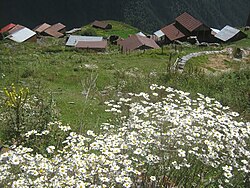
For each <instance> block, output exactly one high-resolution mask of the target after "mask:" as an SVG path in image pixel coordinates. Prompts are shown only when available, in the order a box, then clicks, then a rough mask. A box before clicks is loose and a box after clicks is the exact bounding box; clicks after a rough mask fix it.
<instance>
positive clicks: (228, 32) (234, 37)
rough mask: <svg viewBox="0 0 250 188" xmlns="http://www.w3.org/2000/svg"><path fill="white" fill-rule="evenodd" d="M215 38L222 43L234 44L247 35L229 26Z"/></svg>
mask: <svg viewBox="0 0 250 188" xmlns="http://www.w3.org/2000/svg"><path fill="white" fill-rule="evenodd" d="M215 37H216V38H217V39H219V40H220V41H221V42H234V41H238V40H241V39H243V38H246V37H247V35H246V34H245V33H243V32H242V31H241V30H239V29H236V28H234V27H231V26H229V25H227V26H225V27H224V28H223V29H222V30H221V31H220V32H219V33H217V34H216V35H215Z"/></svg>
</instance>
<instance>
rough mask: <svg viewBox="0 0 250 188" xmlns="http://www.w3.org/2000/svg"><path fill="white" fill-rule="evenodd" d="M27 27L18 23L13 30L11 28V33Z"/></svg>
mask: <svg viewBox="0 0 250 188" xmlns="http://www.w3.org/2000/svg"><path fill="white" fill-rule="evenodd" d="M23 28H25V27H24V26H22V25H19V24H17V25H16V26H15V27H13V28H12V29H11V30H9V34H13V33H15V32H17V31H19V30H21V29H23Z"/></svg>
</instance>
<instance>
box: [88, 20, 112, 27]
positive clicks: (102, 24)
mask: <svg viewBox="0 0 250 188" xmlns="http://www.w3.org/2000/svg"><path fill="white" fill-rule="evenodd" d="M91 25H92V26H93V27H98V28H101V29H106V28H107V27H108V25H110V24H108V23H106V22H104V21H98V20H95V21H94V22H93V23H92V24H91Z"/></svg>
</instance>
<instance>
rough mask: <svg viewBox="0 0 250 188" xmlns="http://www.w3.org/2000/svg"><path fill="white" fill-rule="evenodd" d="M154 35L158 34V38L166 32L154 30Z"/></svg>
mask: <svg viewBox="0 0 250 188" xmlns="http://www.w3.org/2000/svg"><path fill="white" fill-rule="evenodd" d="M154 35H155V36H157V37H158V38H161V37H163V36H164V35H165V34H164V33H163V32H162V30H159V31H156V32H154Z"/></svg>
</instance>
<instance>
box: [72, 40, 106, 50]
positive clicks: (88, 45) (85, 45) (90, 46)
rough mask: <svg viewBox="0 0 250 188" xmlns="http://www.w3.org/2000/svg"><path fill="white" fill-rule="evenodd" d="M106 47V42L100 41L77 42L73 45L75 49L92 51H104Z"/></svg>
mask: <svg viewBox="0 0 250 188" xmlns="http://www.w3.org/2000/svg"><path fill="white" fill-rule="evenodd" d="M107 46H108V42H107V40H102V41H78V42H77V43H76V45H75V47H76V48H79V49H86V50H94V51H105V50H106V48H107Z"/></svg>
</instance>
